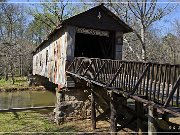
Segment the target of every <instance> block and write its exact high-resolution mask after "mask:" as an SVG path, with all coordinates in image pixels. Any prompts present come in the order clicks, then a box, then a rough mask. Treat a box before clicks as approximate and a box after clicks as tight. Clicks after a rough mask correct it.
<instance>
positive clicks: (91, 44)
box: [75, 33, 115, 59]
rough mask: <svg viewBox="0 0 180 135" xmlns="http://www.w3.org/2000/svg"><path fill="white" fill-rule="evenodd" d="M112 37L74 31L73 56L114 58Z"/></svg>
mask: <svg viewBox="0 0 180 135" xmlns="http://www.w3.org/2000/svg"><path fill="white" fill-rule="evenodd" d="M114 48H115V47H114V38H113V36H111V35H110V36H109V37H105V36H98V35H89V34H82V33H76V37H75V57H89V58H102V59H114V56H115V49H114Z"/></svg>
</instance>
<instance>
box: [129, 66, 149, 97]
mask: <svg viewBox="0 0 180 135" xmlns="http://www.w3.org/2000/svg"><path fill="white" fill-rule="evenodd" d="M149 69H150V64H148V65H147V66H146V68H145V70H144V72H143V73H142V75H141V77H140V78H139V80H138V81H137V83H136V84H135V86H134V87H133V89H132V92H131V94H134V93H135V92H136V89H137V88H138V86H139V84H140V83H141V81H142V79H143V78H144V77H145V75H146V73H147V71H148V70H149Z"/></svg>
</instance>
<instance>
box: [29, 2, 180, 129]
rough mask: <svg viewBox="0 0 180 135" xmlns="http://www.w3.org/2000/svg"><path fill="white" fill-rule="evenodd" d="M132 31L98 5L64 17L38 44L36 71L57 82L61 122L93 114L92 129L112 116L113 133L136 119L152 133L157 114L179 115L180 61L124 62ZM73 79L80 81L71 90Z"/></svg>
mask: <svg viewBox="0 0 180 135" xmlns="http://www.w3.org/2000/svg"><path fill="white" fill-rule="evenodd" d="M128 32H132V29H131V28H130V27H129V26H128V25H127V24H125V23H124V22H123V21H122V20H120V19H119V18H118V17H117V16H115V15H114V14H113V13H112V12H111V11H109V10H108V9H107V8H106V7H104V6H103V5H99V6H96V7H94V8H91V9H90V10H88V11H85V12H83V13H81V14H78V15H76V16H73V17H71V18H69V19H67V20H64V21H63V22H62V24H60V25H59V26H58V27H57V28H56V29H55V30H54V31H53V32H52V33H50V34H49V35H48V37H47V39H46V40H44V41H43V42H42V43H41V44H40V45H39V46H38V47H37V48H36V50H35V51H34V55H33V74H34V75H36V76H42V77H44V78H46V79H47V80H49V81H50V82H52V83H54V84H56V85H58V90H57V92H56V97H57V104H56V108H55V121H56V122H57V123H59V122H62V121H64V119H66V118H67V117H68V116H69V117H70V118H72V116H75V118H80V117H81V118H87V117H88V116H89V115H91V119H92V127H93V128H94V129H95V128H96V122H97V121H98V120H99V119H102V118H107V117H108V118H109V119H110V123H111V131H112V132H116V131H118V129H119V130H120V129H122V128H124V127H126V126H127V125H129V124H132V123H133V122H134V121H135V123H136V125H137V130H136V131H147V126H145V124H146V125H147V119H148V131H151V132H152V131H153V132H154V131H156V126H155V125H157V122H155V119H156V120H158V118H157V117H158V115H159V114H160V115H161V116H162V119H164V120H165V119H168V117H167V114H169V113H171V114H172V115H174V116H178V117H179V116H180V112H179V107H180V106H179V103H180V98H179V89H180V65H170V64H158V63H145V62H136V61H123V60H122V46H123V34H124V33H128ZM67 75H68V76H67ZM69 78H71V79H72V80H73V82H75V84H78V85H75V86H76V87H75V88H73V89H72V88H71V89H70V88H69V86H70V85H69V84H70V82H71V81H72V80H71V81H70V80H69ZM89 97H91V98H90V99H89ZM127 99H128V100H129V99H130V100H131V101H130V105H129V102H127ZM132 106H133V107H134V108H133V107H132ZM89 110H90V113H89ZM158 113H159V114H158ZM155 117H156V118H155ZM117 123H118V124H119V125H120V127H117ZM166 129H167V128H166Z"/></svg>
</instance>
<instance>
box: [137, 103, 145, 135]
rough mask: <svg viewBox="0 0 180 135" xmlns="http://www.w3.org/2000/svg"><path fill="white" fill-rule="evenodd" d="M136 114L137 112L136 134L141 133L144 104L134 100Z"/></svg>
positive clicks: (142, 130)
mask: <svg viewBox="0 0 180 135" xmlns="http://www.w3.org/2000/svg"><path fill="white" fill-rule="evenodd" d="M135 107H136V114H137V132H138V134H143V133H142V132H144V124H143V120H141V118H142V117H143V116H144V106H143V103H141V102H138V101H135Z"/></svg>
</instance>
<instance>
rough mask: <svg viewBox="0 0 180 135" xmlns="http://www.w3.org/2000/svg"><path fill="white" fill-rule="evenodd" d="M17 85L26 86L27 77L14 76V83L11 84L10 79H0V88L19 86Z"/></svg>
mask: <svg viewBox="0 0 180 135" xmlns="http://www.w3.org/2000/svg"><path fill="white" fill-rule="evenodd" d="M19 87H28V81H27V77H15V83H14V84H12V80H11V79H9V80H7V81H5V79H0V88H4V89H8V88H19Z"/></svg>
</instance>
